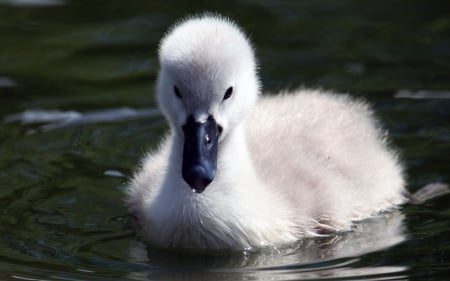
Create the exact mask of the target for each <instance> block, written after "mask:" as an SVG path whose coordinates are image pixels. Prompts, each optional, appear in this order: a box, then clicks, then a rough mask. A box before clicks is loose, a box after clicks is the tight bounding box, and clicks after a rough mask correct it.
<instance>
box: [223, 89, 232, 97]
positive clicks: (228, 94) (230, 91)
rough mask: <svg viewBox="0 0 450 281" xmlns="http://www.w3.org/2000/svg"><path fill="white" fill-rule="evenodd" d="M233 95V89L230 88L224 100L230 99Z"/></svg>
mask: <svg viewBox="0 0 450 281" xmlns="http://www.w3.org/2000/svg"><path fill="white" fill-rule="evenodd" d="M232 95H233V87H230V88H228V89H227V91H226V92H225V95H223V100H226V99H229V98H230V97H231V96H232Z"/></svg>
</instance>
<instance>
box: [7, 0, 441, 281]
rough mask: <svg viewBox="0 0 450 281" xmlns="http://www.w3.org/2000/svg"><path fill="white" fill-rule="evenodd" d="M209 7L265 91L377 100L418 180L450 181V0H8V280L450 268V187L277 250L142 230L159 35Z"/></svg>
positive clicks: (390, 274)
mask: <svg viewBox="0 0 450 281" xmlns="http://www.w3.org/2000/svg"><path fill="white" fill-rule="evenodd" d="M202 11H218V12H220V13H222V14H224V15H228V16H230V17H232V18H234V19H236V20H237V21H238V22H239V23H240V24H241V25H242V26H243V28H244V29H245V30H246V31H247V32H248V33H249V34H250V37H251V38H252V40H253V42H254V45H255V47H256V49H257V56H258V58H259V61H260V67H261V71H260V73H261V77H262V81H263V84H264V88H265V90H266V91H270V92H276V91H277V90H280V89H284V88H290V89H294V88H296V87H299V86H307V87H316V88H317V87H321V88H324V89H329V90H335V91H339V92H348V93H351V94H353V95H356V96H362V97H364V98H366V99H368V100H369V101H370V102H371V103H373V104H374V107H375V109H376V110H377V113H378V116H379V117H380V118H381V119H382V121H383V122H384V124H385V126H386V128H387V129H389V132H390V134H391V137H392V142H393V145H394V146H396V147H397V148H398V149H399V151H400V152H401V156H402V159H403V162H404V163H405V166H406V167H407V173H408V178H409V185H408V188H409V189H410V190H417V189H418V188H419V187H420V186H422V185H424V184H426V183H428V182H433V181H443V182H449V181H450V167H449V155H450V123H449V120H450V2H448V1H425V0H423V1H396V0H380V1H349V0H346V1H331V0H328V1H326V0H320V1H253V0H247V1H210V2H208V1H196V2H184V1H170V0H166V1H144V0H141V1H115V0H114V1H64V0H35V1H33V0H0V99H1V103H0V122H1V123H0V279H2V280H20V279H23V280H61V279H62V280H105V279H108V280H113V279H114V280H123V279H138V280H139V279H141V280H144V279H146V278H149V279H158V280H162V279H164V280H167V279H181V280H186V279H194V280H202V279H205V280H209V279H224V280H226V279H229V280H237V279H243V280H259V279H265V280H267V279H308V278H323V279H333V280H335V278H336V279H338V278H342V279H350V278H351V279H353V280H355V279H377V280H378V279H412V280H416V279H423V280H438V279H445V278H447V277H446V276H447V275H448V272H449V271H450V239H449V237H450V228H449V227H450V222H449V219H450V207H449V200H450V197H449V196H446V197H445V196H444V197H441V198H438V199H435V200H432V201H429V202H427V203H425V204H423V205H419V206H406V207H405V208H404V209H402V210H401V211H400V212H395V213H394V214H389V215H388V217H382V218H378V219H373V220H369V221H366V222H363V223H360V224H358V226H357V227H356V229H355V231H354V232H352V233H347V234H342V235H338V236H335V237H331V238H323V239H316V240H308V241H303V242H302V243H299V244H298V245H295V247H294V246H292V247H290V248H288V249H280V250H279V251H264V252H259V253H242V254H238V255H225V254H223V255H216V256H213V257H204V256H202V255H199V254H179V253H167V252H161V251H157V250H155V249H149V250H148V251H146V249H145V247H143V246H142V245H141V244H139V242H138V240H137V239H136V238H135V235H134V233H133V227H132V226H131V223H130V219H129V218H128V216H127V211H126V208H125V206H124V205H123V203H122V202H123V198H124V194H123V187H124V185H125V183H126V178H127V176H130V175H131V173H132V171H133V169H134V168H135V167H136V165H137V163H138V161H139V159H140V157H141V156H142V153H143V152H144V151H146V150H147V149H150V148H152V147H155V145H156V144H157V143H158V141H159V138H160V137H161V135H162V133H163V132H164V131H165V130H166V129H167V127H166V125H165V122H164V120H163V119H162V117H161V116H160V115H159V113H158V111H156V110H155V103H154V99H153V97H152V93H153V87H154V80H155V78H156V74H157V70H158V63H157V57H156V49H157V46H158V42H159V40H160V38H161V37H162V36H163V35H164V32H165V31H166V30H167V28H168V27H169V26H170V25H171V24H172V23H173V22H175V21H176V20H177V19H179V18H180V17H183V16H185V15H188V14H192V13H198V12H202ZM127 108H128V109H127Z"/></svg>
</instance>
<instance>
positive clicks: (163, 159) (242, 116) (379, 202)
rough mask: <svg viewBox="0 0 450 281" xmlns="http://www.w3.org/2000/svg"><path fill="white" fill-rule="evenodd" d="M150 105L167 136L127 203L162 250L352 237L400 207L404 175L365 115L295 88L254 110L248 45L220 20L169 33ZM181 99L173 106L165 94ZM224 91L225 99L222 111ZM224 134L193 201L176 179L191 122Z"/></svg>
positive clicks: (349, 103)
mask: <svg viewBox="0 0 450 281" xmlns="http://www.w3.org/2000/svg"><path fill="white" fill-rule="evenodd" d="M159 55H160V64H161V71H160V75H159V79H158V87H157V96H158V101H159V104H160V107H161V109H162V111H163V112H164V114H165V116H166V118H167V120H168V122H169V124H170V127H171V131H170V133H169V134H168V136H167V137H166V138H165V139H164V140H163V141H162V143H161V145H160V147H159V148H157V149H156V150H155V151H153V152H151V153H149V154H147V155H146V157H145V158H144V160H143V162H142V164H141V167H140V169H139V170H138V171H137V172H136V174H135V175H134V177H133V179H132V180H131V182H130V184H129V186H128V190H127V191H128V194H127V204H128V206H129V210H130V212H131V213H132V214H134V215H135V216H136V218H137V221H138V223H139V225H140V233H141V236H142V238H143V239H144V240H145V241H146V242H148V243H150V244H154V245H158V246H162V247H181V248H201V249H230V248H231V249H246V248H251V247H263V246H267V245H279V244H284V243H289V242H293V241H295V240H298V239H301V238H304V237H310V236H314V235H320V234H322V233H329V232H333V231H341V230H349V229H350V227H351V225H352V222H354V221H356V220H361V219H364V218H367V217H370V216H371V215H374V214H376V213H378V212H380V211H383V210H386V209H388V208H392V207H394V206H395V205H397V204H401V203H403V202H405V197H404V195H403V194H404V179H403V175H402V168H401V166H400V165H399V163H398V160H397V157H396V154H395V153H394V152H392V151H391V150H390V149H389V148H387V144H386V139H385V133H384V131H383V130H381V129H379V126H378V124H377V122H376V121H375V120H374V118H373V114H372V112H371V110H370V109H369V107H368V106H367V104H365V103H364V102H361V101H357V100H354V99H352V98H350V97H349V96H346V95H339V94H334V93H330V92H324V91H319V90H305V89H300V90H297V91H293V92H282V93H279V94H276V95H270V96H269V95H266V96H263V97H261V98H260V99H259V100H258V99H257V98H258V95H259V81H258V77H257V73H256V63H255V59H254V54H253V50H252V47H251V45H250V43H249V42H248V40H247V38H246V37H245V35H244V34H243V33H242V32H241V31H240V30H239V28H238V27H237V26H236V25H235V24H234V23H232V22H230V21H229V20H227V19H224V18H222V17H220V16H211V15H205V16H200V17H197V18H191V19H188V20H186V21H183V22H181V23H179V24H177V25H176V26H175V27H174V28H173V29H172V30H171V31H170V32H169V33H168V35H167V36H166V37H165V38H164V39H163V40H162V43H161V48H160V54H159ZM174 85H176V86H177V87H179V88H180V91H181V93H182V95H183V97H182V99H179V98H177V97H176V96H175V94H174V93H173V87H174ZM230 86H232V87H233V89H234V91H233V96H232V98H230V99H229V100H226V101H224V100H223V93H224V92H225V90H226V89H227V88H228V87H230ZM207 114H208V115H213V116H214V118H215V119H216V121H217V123H218V124H220V125H221V126H222V127H223V133H222V135H221V138H220V140H219V151H218V166H217V173H216V176H215V179H214V180H213V182H212V183H211V184H210V185H209V186H208V187H207V188H206V190H205V191H204V192H203V193H201V194H197V193H193V192H192V191H191V189H190V188H189V186H188V185H187V184H186V183H185V182H184V180H183V178H182V176H181V162H182V152H183V141H184V139H183V132H182V130H181V126H182V125H183V124H184V122H185V121H186V118H187V116H188V115H194V116H196V117H197V118H198V119H201V118H204V116H205V115H207Z"/></svg>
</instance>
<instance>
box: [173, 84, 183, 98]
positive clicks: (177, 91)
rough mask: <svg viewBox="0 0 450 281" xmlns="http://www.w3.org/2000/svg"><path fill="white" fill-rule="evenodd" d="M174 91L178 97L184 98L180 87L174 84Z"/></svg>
mask: <svg viewBox="0 0 450 281" xmlns="http://www.w3.org/2000/svg"><path fill="white" fill-rule="evenodd" d="M173 91H174V92H175V95H176V96H177V98H179V99H182V97H181V93H180V90H179V89H178V87H177V86H173Z"/></svg>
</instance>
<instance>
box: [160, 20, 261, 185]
mask: <svg viewBox="0 0 450 281" xmlns="http://www.w3.org/2000/svg"><path fill="white" fill-rule="evenodd" d="M159 62H160V67H161V69H160V72H159V76H158V82H157V99H158V103H159V106H160V108H161V109H162V111H163V113H164V115H165V117H166V118H167V120H168V122H169V124H170V126H171V128H172V130H173V131H174V132H175V134H179V135H181V136H183V139H184V146H183V164H182V171H181V172H182V176H183V179H184V180H185V181H186V183H188V184H189V186H190V187H191V188H192V189H193V190H194V191H196V192H202V191H203V190H204V189H205V188H206V187H207V186H208V185H209V184H210V183H211V182H212V181H213V179H214V176H215V172H216V169H217V156H218V153H220V146H221V143H222V142H224V141H225V140H226V139H227V137H228V136H229V135H230V133H231V132H232V131H233V129H234V128H236V126H238V124H240V123H241V122H242V121H243V120H244V119H245V117H246V116H247V114H248V113H249V112H250V110H251V108H252V107H253V105H254V104H255V101H256V99H257V96H258V94H259V87H260V83H259V79H258V76H257V71H256V62H255V57H254V52H253V49H252V47H251V44H250V42H249V41H248V39H247V37H246V36H245V35H244V33H243V32H242V31H241V30H240V29H239V28H238V27H237V25H236V24H234V23H233V22H232V21H231V20H229V19H226V18H223V17H221V16H216V15H204V16H201V17H195V18H190V19H187V20H183V21H181V22H180V23H178V24H176V25H175V26H174V27H173V28H172V29H171V30H170V31H169V33H168V34H167V35H166V36H165V37H164V38H163V40H162V41H161V44H160V49H159Z"/></svg>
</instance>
